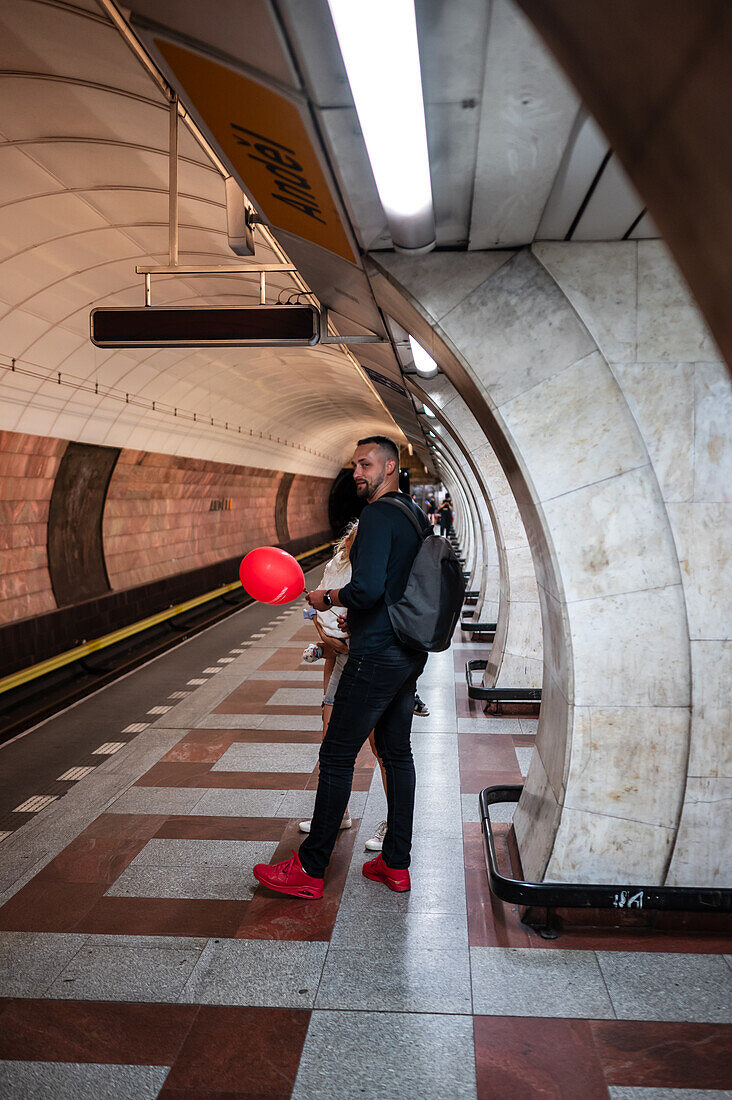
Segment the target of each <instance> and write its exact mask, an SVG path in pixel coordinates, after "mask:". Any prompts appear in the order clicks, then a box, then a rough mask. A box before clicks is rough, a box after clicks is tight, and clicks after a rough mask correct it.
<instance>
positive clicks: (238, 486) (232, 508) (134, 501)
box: [103, 451, 330, 589]
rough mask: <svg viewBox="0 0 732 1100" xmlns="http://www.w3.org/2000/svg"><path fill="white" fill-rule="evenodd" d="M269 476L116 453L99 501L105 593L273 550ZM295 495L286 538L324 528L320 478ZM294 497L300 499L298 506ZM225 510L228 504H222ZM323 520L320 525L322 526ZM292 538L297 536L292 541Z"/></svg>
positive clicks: (273, 498)
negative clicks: (269, 547) (260, 549)
mask: <svg viewBox="0 0 732 1100" xmlns="http://www.w3.org/2000/svg"><path fill="white" fill-rule="evenodd" d="M283 476H291V475H283V474H282V473H280V472H278V471H276V470H264V469H255V468H252V467H246V466H234V465H227V464H224V463H219V462H207V461H203V460H199V459H192V458H178V457H175V456H173V455H160V454H151V453H148V452H142V451H123V452H122V454H121V455H120V458H119V461H118V463H117V467H116V469H115V471H114V474H113V475H112V480H111V482H110V485H109V491H108V493H107V503H106V507H105V510H104V524H103V531H104V552H105V558H106V563H107V572H108V574H109V580H110V583H111V585H112V588H113V589H120V588H129V587H131V586H133V585H139V584H146V583H148V582H149V581H152V580H157V579H159V578H161V577H167V576H170V575H172V574H174V573H180V572H185V571H187V570H190V569H195V568H198V567H200V566H204V565H209V564H211V563H212V562H216V561H220V560H222V559H225V558H232V557H236V556H238V555H243V554H245V553H246V552H247V551H248V550H251V549H252V548H253V547H255V546H262V545H265V544H276V543H277V542H278V541H279V540H278V536H277V528H276V524H275V509H276V502H277V491H278V488H279V485H280V482H281V480H282V478H283ZM298 481H303V482H307V483H308V488H307V491H306V492H305V493H304V494H301V493H300V492H298V493H297V504H296V506H295V516H296V520H295V523H294V527H295V530H293V523H292V522H291V521H290V508H289V507H288V522H289V529H290V537H291V538H292V539H295V538H298V537H300V535H303V536H308V535H313V534H315V533H317V532H319V531H321V530H323V529H324V528H327V526H328V523H327V500H328V493H329V491H330V482H329V481H328V479H327V478H311V477H308V478H299V477H296V478H295V479H294V483H293V488H292V490H291V494H290V500H292V493H293V492H295V491H296V489H295V487H296V486H297V483H298ZM301 497H302V499H301ZM229 502H230V504H229ZM323 516H325V522H323ZM296 532H297V533H296Z"/></svg>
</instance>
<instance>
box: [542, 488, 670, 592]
mask: <svg viewBox="0 0 732 1100" xmlns="http://www.w3.org/2000/svg"><path fill="white" fill-rule="evenodd" d="M543 510H544V514H545V516H546V517H547V522H548V523H549V525H550V526H551V530H552V540H553V543H554V547H555V550H556V553H557V556H558V557H559V558H560V560H561V561H562V563H563V570H562V574H563V578H564V591H565V594H566V597H567V599H568V600H570V601H572V600H584V599H591V598H592V597H594V596H609V595H615V594H618V593H621V592H632V591H635V590H637V589H644V588H661V587H663V586H665V585H668V584H678V583H679V580H680V577H679V570H678V567H677V563H676V560H675V557H676V555H675V547H674V542H673V538H672V536H671V531H670V528H669V525H668V522H667V517H666V509H665V507H664V504H663V501H662V499H661V496H660V493H659V491H658V483H657V481H656V479H655V478H654V476H653V472H652V471H651V469H650V467H648V466H642V467H640V468H638V469H635V470H630V471H628V473H624V474H619V475H618V476H617V477H611V478H608V479H607V480H606V481H600V482H597V483H595V484H593V485H588V486H584V487H583V488H581V489H576V490H575V491H574V492H571V493H565V494H563V495H562V496H559V497H555V498H554V499H553V500H549V501H545V502H544V504H543ZM579 517H581V519H580V518H579ZM578 536H579V537H578Z"/></svg>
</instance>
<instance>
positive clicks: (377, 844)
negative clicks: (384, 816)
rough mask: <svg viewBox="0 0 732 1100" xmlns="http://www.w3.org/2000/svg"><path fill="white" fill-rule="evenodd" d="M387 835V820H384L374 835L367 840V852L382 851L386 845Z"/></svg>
mask: <svg viewBox="0 0 732 1100" xmlns="http://www.w3.org/2000/svg"><path fill="white" fill-rule="evenodd" d="M385 836H386V822H385V821H382V822H381V824H380V825H379V827H378V828H377V830H376V832H375V833H374V835H373V836H372V837H371V839H370V840H367V841H366V851H367V852H380V851H381V849H382V848H383V847H384V837H385Z"/></svg>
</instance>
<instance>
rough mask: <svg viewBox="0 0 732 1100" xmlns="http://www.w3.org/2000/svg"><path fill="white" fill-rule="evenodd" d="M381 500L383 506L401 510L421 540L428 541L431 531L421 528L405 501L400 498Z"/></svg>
mask: <svg viewBox="0 0 732 1100" xmlns="http://www.w3.org/2000/svg"><path fill="white" fill-rule="evenodd" d="M379 499H380V500H381V502H382V503H383V504H393V505H395V506H396V507H397V508H398V509H399V511H400V512H402V513H403V515H405V516H406V517H407V519H408V520H409V521H410V522H411V524H412V526H413V527H414V529H415V531H416V532H417V534H418V535H419V537H420V538H421V539H423V540H424V539H426V538H427V536H428V535H429V534H430V532H429V531H423V530H422V527H421V526H420V523H419V521H418V519H417V517H416V516H415V514H414V512H413V511H412V509H411V508H410V507H409V505H408V504H405V503H404V502H403V501H401V500H399V499H398V497H380V498H379Z"/></svg>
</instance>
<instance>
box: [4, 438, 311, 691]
mask: <svg viewBox="0 0 732 1100" xmlns="http://www.w3.org/2000/svg"><path fill="white" fill-rule="evenodd" d="M331 485H332V482H331V479H330V478H327V477H316V476H311V475H303V474H292V473H283V472H281V471H279V470H269V469H260V468H255V467H249V466H237V465H234V464H230V463H221V462H212V461H208V460H205V459H197V458H184V457H180V456H175V455H166V454H157V453H154V452H148V451H134V450H127V449H123V450H121V451H118V450H117V449H116V448H110V447H95V446H93V445H89V444H77V443H73V442H70V441H67V440H63V439H52V438H46V439H44V438H41V437H36V436H31V435H23V434H20V433H15V432H2V433H0V509H1V510H0V548H1V549H0V561H1V562H2V578H1V579H0V650H1V651H2V653H3V670H4V672H5V673H9V672H12V671H15V670H16V669H19V668H23V667H25V666H26V665H29V664H33V663H35V662H37V661H41V660H44V659H46V658H47V657H50V656H52V655H54V654H56V653H59V652H62V651H63V650H65V649H68V648H71V647H72V646H74V645H78V644H80V643H81V642H82V641H87V640H89V639H91V638H94V637H98V636H100V635H102V634H105V633H107V632H109V631H111V630H115V629H119V628H121V627H123V626H126V625H128V624H129V623H131V622H134V621H135V620H136V619H140V618H143V617H145V616H147V615H151V614H154V613H155V612H156V611H160V610H162V609H163V608H167V607H168V606H170V605H171V604H175V603H179V602H181V601H183V600H186V599H190V598H192V597H195V596H198V595H200V594H201V593H203V592H205V591H207V590H209V589H212V588H215V587H217V586H218V585H221V584H226V583H228V582H230V581H233V580H235V579H236V576H237V570H238V565H239V562H240V560H241V557H242V556H243V554H245V553H246V552H247V551H248V550H251V549H252V548H253V547H255V546H260V545H263V544H269V545H280V546H283V547H284V548H285V549H287V550H289V551H290V552H292V553H296V554H297V553H301V552H303V551H304V550H307V549H310V548H311V547H313V546H317V545H319V544H320V543H323V542H326V541H328V540H329V539H330V537H331V528H330V524H329V521H328V499H329V495H330V491H331Z"/></svg>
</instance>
